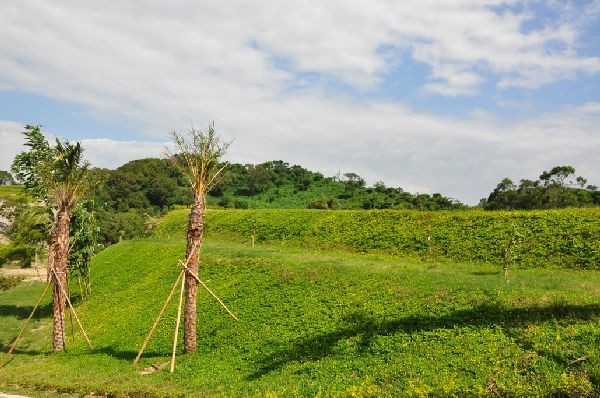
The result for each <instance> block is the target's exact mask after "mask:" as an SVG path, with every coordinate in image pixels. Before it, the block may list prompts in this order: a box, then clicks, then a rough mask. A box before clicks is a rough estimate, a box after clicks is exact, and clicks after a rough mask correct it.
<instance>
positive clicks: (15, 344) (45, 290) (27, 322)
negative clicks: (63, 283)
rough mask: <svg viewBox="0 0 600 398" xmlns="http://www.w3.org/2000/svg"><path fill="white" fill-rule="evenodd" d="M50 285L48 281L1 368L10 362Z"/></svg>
mask: <svg viewBox="0 0 600 398" xmlns="http://www.w3.org/2000/svg"><path fill="white" fill-rule="evenodd" d="M49 287H50V283H48V284H47V285H46V287H45V288H44V292H43V293H42V295H41V296H40V298H39V299H38V301H37V303H36V304H35V307H33V310H32V311H31V314H29V318H27V320H26V321H25V324H24V325H23V327H22V328H21V331H20V332H19V334H18V335H17V338H16V339H15V341H13V343H12V344H11V346H10V349H9V350H8V352H7V353H6V356H5V357H4V360H3V361H2V364H1V365H0V369H2V368H3V367H4V365H6V363H7V362H8V358H9V357H10V354H12V352H13V350H14V349H15V347H17V344H18V343H19V340H20V339H21V336H22V335H23V332H24V331H25V328H26V327H27V324H29V321H30V320H31V318H33V314H35V311H36V310H37V309H38V307H39V306H40V303H41V302H42V300H43V299H44V296H46V293H47V292H48V288H49Z"/></svg>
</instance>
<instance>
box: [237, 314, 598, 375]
mask: <svg viewBox="0 0 600 398" xmlns="http://www.w3.org/2000/svg"><path fill="white" fill-rule="evenodd" d="M599 315H600V304H589V305H581V306H576V305H561V304H555V305H551V306H538V307H531V308H503V307H501V306H498V305H490V304H484V305H481V306H478V307H476V308H473V309H468V310H460V311H455V312H453V313H451V314H448V315H446V316H440V317H436V316H408V317H403V318H399V319H395V320H390V321H387V320H384V319H376V318H373V317H370V316H367V315H365V314H362V313H352V314H350V315H349V316H348V317H346V318H345V319H344V321H343V322H342V323H341V327H340V328H338V329H337V330H335V331H332V332H327V333H321V334H316V335H313V336H308V337H307V338H305V339H302V340H300V341H298V342H296V343H293V344H291V345H289V344H288V345H287V346H286V347H283V348H281V349H279V350H277V351H275V352H274V353H272V354H270V355H266V356H265V357H263V358H262V359H260V361H259V368H258V369H257V370H256V371H255V372H253V373H252V374H250V375H249V376H248V378H249V379H250V380H254V379H257V378H260V377H262V376H263V375H265V374H268V373H270V372H272V371H275V370H278V369H280V368H282V367H284V366H285V365H286V364H288V363H291V362H306V361H318V360H320V359H322V358H326V357H328V356H332V355H333V354H334V350H335V348H336V346H337V345H338V343H339V342H340V341H343V340H346V339H349V338H358V339H359V342H360V347H361V348H362V349H364V350H367V349H368V348H369V347H370V346H371V343H372V341H373V339H374V338H375V337H377V336H389V335H393V334H395V333H417V332H426V331H432V330H436V329H452V328H454V327H457V326H458V327H461V326H500V327H502V328H504V329H505V330H507V331H508V334H510V329H511V328H516V327H522V326H524V325H529V324H535V323H542V322H547V321H552V320H556V321H558V320H561V321H581V320H590V319H592V318H594V317H596V316H599ZM516 343H517V344H520V343H519V342H518V341H516ZM523 344H524V342H523ZM550 359H551V360H552V358H550ZM556 360H557V361H559V360H560V362H561V365H564V364H565V363H564V362H565V361H564V360H561V359H560V358H556Z"/></svg>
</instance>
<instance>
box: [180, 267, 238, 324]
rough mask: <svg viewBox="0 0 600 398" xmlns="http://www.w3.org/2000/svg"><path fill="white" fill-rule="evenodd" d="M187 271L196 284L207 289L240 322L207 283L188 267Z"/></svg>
mask: <svg viewBox="0 0 600 398" xmlns="http://www.w3.org/2000/svg"><path fill="white" fill-rule="evenodd" d="M185 269H186V270H187V272H188V273H189V274H190V275H191V276H192V277H193V278H194V279H195V280H196V282H198V283H199V284H201V285H202V287H203V288H205V289H206V291H207V292H209V293H210V294H211V295H212V296H213V297H214V298H215V299H216V300H217V301H218V302H219V304H221V306H222V307H223V308H224V309H225V311H227V313H228V314H229V315H231V317H232V318H233V319H235V320H236V321H239V319H238V318H237V317H236V316H235V314H234V313H233V312H231V310H230V309H229V308H227V306H226V305H225V303H224V302H223V301H222V300H221V299H220V298H219V297H218V296H217V295H216V294H215V293H213V291H212V290H210V289H209V288H208V286H207V285H206V283H204V282H202V281H201V280H200V278H198V276H197V275H196V274H194V273H193V272H192V271H190V270H189V269H188V268H187V267H186V268H185Z"/></svg>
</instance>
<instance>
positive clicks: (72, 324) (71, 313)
mask: <svg viewBox="0 0 600 398" xmlns="http://www.w3.org/2000/svg"><path fill="white" fill-rule="evenodd" d="M67 294H68V296H69V297H71V285H70V284H69V279H67ZM69 321H70V323H71V339H72V340H73V343H74V342H75V324H74V323H73V309H72V308H71V307H69Z"/></svg>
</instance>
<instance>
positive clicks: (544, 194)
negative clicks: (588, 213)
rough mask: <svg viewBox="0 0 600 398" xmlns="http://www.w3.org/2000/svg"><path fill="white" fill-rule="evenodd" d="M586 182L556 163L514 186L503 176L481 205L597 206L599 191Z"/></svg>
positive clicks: (504, 207)
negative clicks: (547, 169)
mask: <svg viewBox="0 0 600 398" xmlns="http://www.w3.org/2000/svg"><path fill="white" fill-rule="evenodd" d="M586 184H587V180H586V179H585V178H583V177H575V169H574V168H573V167H571V166H556V167H554V168H552V169H551V170H550V171H544V172H543V173H542V174H541V175H540V178H539V180H536V181H532V180H528V179H522V180H521V182H520V183H519V185H518V186H517V185H515V184H514V183H513V181H512V180H511V179H509V178H505V179H503V180H502V181H501V182H500V183H499V184H498V186H496V188H495V189H494V191H493V192H492V193H491V194H490V196H489V197H488V198H487V199H484V200H482V203H481V205H482V206H483V208H484V209H486V210H514V209H516V210H531V209H561V208H565V207H586V206H587V207H589V206H600V191H599V190H598V188H597V187H596V186H594V185H587V186H586Z"/></svg>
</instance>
